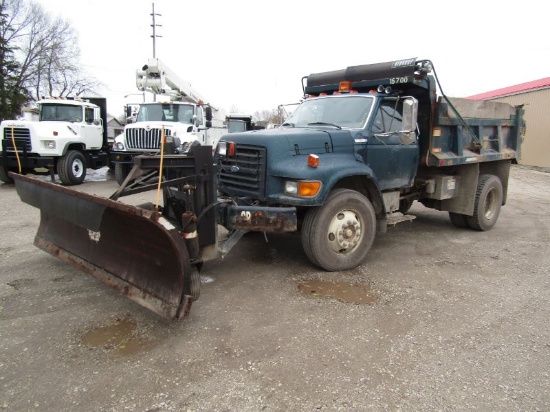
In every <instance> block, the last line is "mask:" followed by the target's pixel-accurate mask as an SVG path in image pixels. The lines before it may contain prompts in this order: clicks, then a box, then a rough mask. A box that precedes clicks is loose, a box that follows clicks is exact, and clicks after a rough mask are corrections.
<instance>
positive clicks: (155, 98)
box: [143, 3, 162, 102]
mask: <svg viewBox="0 0 550 412" xmlns="http://www.w3.org/2000/svg"><path fill="white" fill-rule="evenodd" d="M156 16H159V17H160V16H162V14H158V13H155V3H153V12H152V13H151V17H152V18H153V24H151V27H152V28H153V35H152V36H151V37H152V38H153V58H156V57H157V47H156V46H157V37H162V36H159V35H158V34H157V27H162V25H161V24H157V23H156ZM143 100H145V93H144V94H143ZM153 101H154V102H156V101H157V95H156V94H154V93H153Z"/></svg>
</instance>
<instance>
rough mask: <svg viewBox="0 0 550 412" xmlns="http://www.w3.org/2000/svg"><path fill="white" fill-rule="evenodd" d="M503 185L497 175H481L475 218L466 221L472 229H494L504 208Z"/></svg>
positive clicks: (468, 218) (469, 217) (468, 217)
mask: <svg viewBox="0 0 550 412" xmlns="http://www.w3.org/2000/svg"><path fill="white" fill-rule="evenodd" d="M502 196H503V190H502V183H501V182H500V179H499V178H498V177H496V176H495V175H481V176H480V177H479V183H478V184H477V191H476V199H475V203H474V214H473V216H467V217H466V220H467V222H468V226H470V228H471V229H474V230H479V231H486V230H490V229H492V228H493V226H494V225H495V224H496V222H497V220H498V216H499V214H500V207H501V206H502Z"/></svg>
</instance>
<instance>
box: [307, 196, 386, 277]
mask: <svg viewBox="0 0 550 412" xmlns="http://www.w3.org/2000/svg"><path fill="white" fill-rule="evenodd" d="M375 235H376V215H375V213H374V208H373V207H372V205H371V203H370V201H369V199H367V198H366V197H365V196H363V195H362V194H360V193H358V192H356V191H353V190H349V189H336V190H334V191H333V192H332V193H330V195H329V196H328V197H327V199H326V201H325V204H324V205H323V206H320V207H314V208H310V209H309V210H308V211H307V213H306V216H305V218H304V222H303V225H302V246H303V248H304V252H305V253H306V255H307V257H308V258H309V259H310V260H311V261H312V262H313V263H314V264H316V265H317V266H320V267H321V268H323V269H325V270H328V271H338V270H347V269H352V268H354V267H356V266H358V265H359V264H361V263H362V262H363V261H364V260H365V258H366V257H367V254H368V252H369V250H370V248H371V246H372V243H373V242H374V236H375Z"/></svg>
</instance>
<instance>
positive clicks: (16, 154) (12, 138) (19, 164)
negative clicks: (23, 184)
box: [11, 124, 21, 174]
mask: <svg viewBox="0 0 550 412" xmlns="http://www.w3.org/2000/svg"><path fill="white" fill-rule="evenodd" d="M13 127H14V126H13V124H12V125H11V144H12V145H13V150H15V157H16V158H17V166H18V168H19V174H21V159H19V152H18V151H17V146H16V145H15V135H14V133H13Z"/></svg>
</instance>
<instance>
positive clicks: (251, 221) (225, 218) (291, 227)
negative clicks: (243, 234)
mask: <svg viewBox="0 0 550 412" xmlns="http://www.w3.org/2000/svg"><path fill="white" fill-rule="evenodd" d="M220 213H221V216H220V218H221V221H222V222H221V223H222V225H223V226H224V227H225V228H226V229H229V230H233V229H235V230H247V231H254V232H295V231H296V230H297V229H298V218H297V213H296V208H295V207H264V206H235V205H227V206H225V207H222V208H221V210H220Z"/></svg>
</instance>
